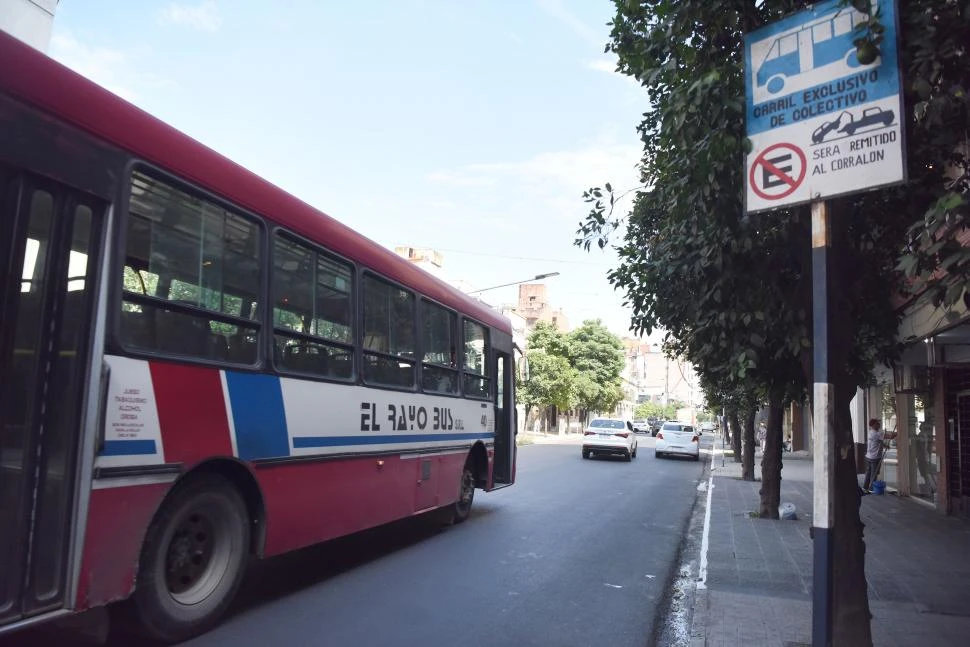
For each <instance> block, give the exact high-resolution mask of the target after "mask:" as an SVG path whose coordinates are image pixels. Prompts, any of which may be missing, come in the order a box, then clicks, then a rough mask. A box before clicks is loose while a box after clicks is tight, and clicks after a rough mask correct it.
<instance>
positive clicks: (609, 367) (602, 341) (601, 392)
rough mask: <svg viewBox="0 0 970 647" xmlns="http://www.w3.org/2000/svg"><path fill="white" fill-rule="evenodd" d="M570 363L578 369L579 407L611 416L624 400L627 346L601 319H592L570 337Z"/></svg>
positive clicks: (577, 392)
mask: <svg viewBox="0 0 970 647" xmlns="http://www.w3.org/2000/svg"><path fill="white" fill-rule="evenodd" d="M568 347H569V361H570V364H571V365H572V367H573V368H574V369H576V371H577V373H578V375H579V379H578V380H577V385H576V386H577V389H576V398H577V405H578V406H579V407H581V408H582V409H584V410H585V411H596V412H603V413H607V412H610V411H613V409H615V408H616V405H617V404H619V403H620V401H621V400H622V399H623V389H622V385H621V382H620V375H621V374H622V372H623V342H621V341H620V338H619V337H617V336H616V335H614V334H613V333H611V332H610V331H609V329H608V328H607V327H606V326H604V325H603V323H602V321H600V320H599V319H589V320H587V321H584V322H583V325H582V326H580V327H579V328H576V329H575V330H573V331H572V332H570V333H569V335H568Z"/></svg>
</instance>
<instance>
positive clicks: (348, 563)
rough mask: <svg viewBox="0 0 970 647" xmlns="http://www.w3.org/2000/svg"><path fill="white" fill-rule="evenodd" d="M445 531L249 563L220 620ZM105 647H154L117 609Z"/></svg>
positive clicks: (414, 531)
mask: <svg viewBox="0 0 970 647" xmlns="http://www.w3.org/2000/svg"><path fill="white" fill-rule="evenodd" d="M493 511H494V508H492V507H491V506H487V505H477V504H476V506H475V507H473V508H472V512H471V516H470V517H469V519H468V521H467V522H466V523H474V522H475V519H481V518H484V517H487V516H488V515H490V514H492V512H493ZM446 530H447V526H444V525H442V524H441V522H440V517H438V516H436V514H435V513H433V512H432V513H427V514H423V515H419V516H416V517H411V518H408V519H404V520H401V521H395V522H393V523H389V524H386V525H383V526H378V527H377V528H372V529H370V530H364V531H362V532H359V533H356V534H354V535H349V536H347V537H340V538H338V539H333V540H331V541H328V542H324V543H322V544H317V545H314V546H309V547H307V548H303V549H300V550H297V551H294V552H291V553H287V554H285V555H279V556H277V557H271V558H269V559H265V560H256V559H254V560H252V562H251V564H250V566H249V568H248V570H247V572H246V576H245V579H244V580H243V583H242V586H241V587H240V589H239V594H238V595H237V596H236V600H235V601H234V602H233V604H232V606H231V607H230V609H229V612H228V613H227V614H226V617H225V618H224V619H223V621H226V620H228V619H229V618H231V617H234V616H237V615H239V614H242V613H246V612H247V611H248V610H250V609H253V608H256V607H259V606H262V605H264V604H267V603H269V602H272V601H274V600H277V599H279V598H282V597H286V596H289V595H292V594H295V593H298V592H300V591H302V590H304V589H307V588H309V587H312V586H316V585H318V584H321V583H323V582H326V581H327V580H329V579H331V578H333V577H336V576H338V575H340V574H342V573H344V572H346V571H349V570H352V569H354V568H357V567H359V566H362V565H364V564H367V563H369V562H373V561H376V560H378V559H380V558H382V557H385V556H387V555H390V554H392V553H394V552H396V551H399V550H403V549H406V548H408V547H409V546H412V545H414V544H417V543H419V542H422V541H425V540H427V539H430V538H431V537H433V536H435V535H437V534H439V533H441V532H443V531H446ZM112 612H113V613H112V615H113V616H115V617H114V618H113V619H112V627H111V633H110V635H109V638H108V642H107V643H103V644H104V645H106V646H107V647H130V646H132V645H138V646H139V647H154V645H153V644H152V643H150V642H149V641H146V640H145V639H144V638H141V637H138V636H133V635H131V634H130V633H128V632H127V631H126V630H125V629H124V628H123V627H122V626H121V623H119V622H117V621H116V616H117V615H118V613H119V609H117V608H114V609H112ZM0 644H2V645H3V647H93V646H94V645H98V644H102V643H97V642H93V641H91V640H89V639H86V638H85V637H83V636H79V635H76V634H72V633H68V632H65V631H62V630H60V629H58V628H56V627H52V626H50V625H45V626H42V627H38V628H33V629H28V630H24V631H22V632H19V633H16V634H13V635H12V636H9V637H7V636H5V637H4V638H3V639H2V640H0Z"/></svg>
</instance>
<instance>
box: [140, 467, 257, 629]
mask: <svg viewBox="0 0 970 647" xmlns="http://www.w3.org/2000/svg"><path fill="white" fill-rule="evenodd" d="M248 555H249V515H248V512H247V509H246V503H245V502H244V501H243V499H242V497H241V496H240V494H239V492H238V491H237V490H236V488H234V487H233V486H232V484H231V483H229V481H227V480H226V479H225V478H223V477H221V476H218V475H215V474H205V475H200V476H198V477H190V480H189V481H186V482H185V483H183V484H181V485H179V486H177V489H176V490H175V491H174V492H173V493H172V494H171V496H170V497H169V498H168V500H167V501H166V502H165V503H164V504H163V505H162V507H161V509H160V510H159V512H158V513H157V514H156V516H155V519H154V520H153V521H152V525H151V526H150V527H149V529H148V534H147V535H146V537H145V544H144V546H143V547H142V553H141V558H140V560H139V564H138V577H137V581H136V587H135V593H134V595H133V596H132V607H133V612H134V616H135V617H134V620H135V622H136V624H137V628H138V630H139V632H140V633H142V634H144V635H146V636H148V637H150V638H152V639H155V640H160V641H163V642H176V641H180V640H185V639H186V638H189V637H191V636H195V635H197V634H200V633H202V632H204V631H206V630H207V629H209V628H211V627H212V626H213V625H214V624H215V623H216V622H217V621H218V620H219V618H220V617H221V616H222V614H223V613H224V612H225V610H226V608H227V607H228V606H229V604H230V603H231V602H232V599H233V597H235V595H236V591H237V590H238V589H239V585H240V584H241V582H242V577H243V573H244V571H245V566H246V561H247V559H248Z"/></svg>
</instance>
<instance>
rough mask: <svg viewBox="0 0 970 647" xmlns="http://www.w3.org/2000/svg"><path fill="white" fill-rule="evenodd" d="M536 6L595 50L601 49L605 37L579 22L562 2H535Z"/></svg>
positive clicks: (581, 21) (556, 0) (559, 0)
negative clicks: (594, 47)
mask: <svg viewBox="0 0 970 647" xmlns="http://www.w3.org/2000/svg"><path fill="white" fill-rule="evenodd" d="M536 4H538V5H539V8H540V9H542V11H544V12H545V13H546V14H547V15H549V16H551V17H553V18H555V19H556V20H558V21H559V22H561V23H563V24H564V25H566V26H567V27H569V29H571V30H572V31H573V33H575V34H576V35H577V36H579V37H580V38H582V39H583V40H585V41H586V42H587V43H589V44H591V45H595V46H596V47H597V48H602V47H603V45H604V43H605V42H606V40H605V37H604V36H603V34H602V33H600V31H599V30H596V29H593V28H592V27H590V26H589V25H588V24H586V23H585V22H584V21H583V20H581V19H580V18H579V17H578V16H577V15H576V14H574V13H573V12H572V11H570V10H569V9H568V8H567V7H566V5H565V4H564V3H563V2H562V0H536ZM601 51H602V50H601Z"/></svg>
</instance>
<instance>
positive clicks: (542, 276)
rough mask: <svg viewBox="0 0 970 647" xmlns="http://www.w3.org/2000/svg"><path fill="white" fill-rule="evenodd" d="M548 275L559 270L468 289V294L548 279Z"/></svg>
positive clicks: (557, 273)
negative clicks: (487, 286) (476, 288)
mask: <svg viewBox="0 0 970 647" xmlns="http://www.w3.org/2000/svg"><path fill="white" fill-rule="evenodd" d="M550 276H559V272H548V273H546V274H536V275H535V276H533V277H532V278H531V279H523V280H521V281H512V282H511V283H503V284H502V285H493V286H492V287H490V288H481V289H479V290H470V291H469V292H468V294H478V293H479V292H486V291H488V290H497V289H498V288H507V287H509V286H510V285H518V284H519V283H529V282H531V281H541V280H542V279H548V278H549V277H550Z"/></svg>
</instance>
